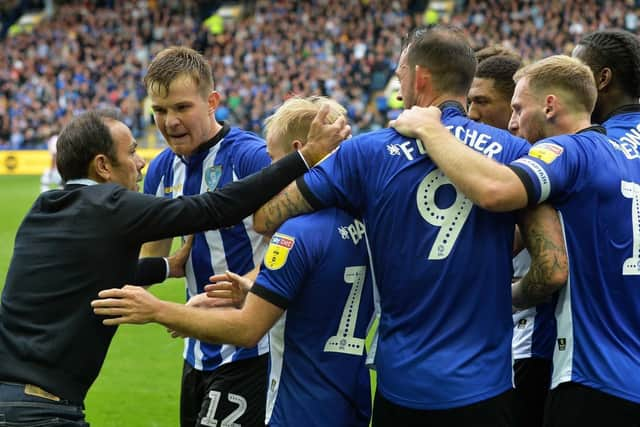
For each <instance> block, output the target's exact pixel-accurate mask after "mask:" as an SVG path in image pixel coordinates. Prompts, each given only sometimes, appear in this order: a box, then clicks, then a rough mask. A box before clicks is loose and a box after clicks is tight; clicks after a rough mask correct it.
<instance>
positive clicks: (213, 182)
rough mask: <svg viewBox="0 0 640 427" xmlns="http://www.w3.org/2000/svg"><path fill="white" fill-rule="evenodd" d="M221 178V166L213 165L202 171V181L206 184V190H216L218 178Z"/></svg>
mask: <svg viewBox="0 0 640 427" xmlns="http://www.w3.org/2000/svg"><path fill="white" fill-rule="evenodd" d="M221 176H222V165H214V166H211V167H208V168H206V169H205V170H204V181H205V182H206V183H207V190H209V191H213V190H215V189H216V186H217V185H218V182H219V181H220V177H221Z"/></svg>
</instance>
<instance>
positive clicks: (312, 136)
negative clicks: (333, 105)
mask: <svg viewBox="0 0 640 427" xmlns="http://www.w3.org/2000/svg"><path fill="white" fill-rule="evenodd" d="M329 111H330V108H329V106H328V105H323V106H322V108H321V109H320V111H318V113H317V114H316V116H315V118H314V119H313V121H312V122H311V128H310V129H309V133H308V134H307V144H306V145H305V146H304V147H303V148H302V149H301V150H300V151H302V153H303V155H304V157H305V159H306V160H307V162H308V163H309V166H313V165H315V164H316V163H318V162H319V161H320V160H321V159H322V158H324V157H325V156H326V155H327V154H329V153H331V152H332V151H333V150H335V149H336V147H337V146H338V145H339V144H340V143H341V142H342V141H344V140H345V139H347V138H348V137H349V136H350V135H351V126H349V125H348V124H347V121H346V119H345V118H344V117H340V118H338V119H337V120H336V121H335V122H333V123H329V122H328V120H327V117H328V115H329Z"/></svg>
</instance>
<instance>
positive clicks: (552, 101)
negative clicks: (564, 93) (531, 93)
mask: <svg viewBox="0 0 640 427" xmlns="http://www.w3.org/2000/svg"><path fill="white" fill-rule="evenodd" d="M544 104H545V106H544V115H545V117H546V119H547V120H551V119H552V118H553V117H554V116H555V115H556V112H557V110H558V97H557V96H555V95H547V96H546V97H545V100H544Z"/></svg>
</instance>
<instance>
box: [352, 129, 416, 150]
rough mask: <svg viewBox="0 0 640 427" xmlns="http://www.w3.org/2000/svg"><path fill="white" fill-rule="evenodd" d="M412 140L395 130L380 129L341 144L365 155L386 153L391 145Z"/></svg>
mask: <svg viewBox="0 0 640 427" xmlns="http://www.w3.org/2000/svg"><path fill="white" fill-rule="evenodd" d="M409 139H411V138H407V137H406V136H403V135H401V134H400V133H398V132H397V131H396V130H395V129H393V128H384V129H378V130H374V131H371V132H365V133H361V134H359V135H356V136H354V137H353V138H350V139H348V140H346V141H344V142H343V143H342V144H341V147H342V146H345V147H346V148H351V149H353V150H357V151H360V152H365V153H374V152H377V151H385V150H386V149H387V146H388V145H389V144H397V143H400V142H403V141H407V140H409Z"/></svg>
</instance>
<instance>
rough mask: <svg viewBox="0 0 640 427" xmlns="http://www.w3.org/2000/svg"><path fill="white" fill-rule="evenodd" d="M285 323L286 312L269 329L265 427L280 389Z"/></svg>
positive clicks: (269, 419)
mask: <svg viewBox="0 0 640 427" xmlns="http://www.w3.org/2000/svg"><path fill="white" fill-rule="evenodd" d="M286 323H287V312H286V311H285V312H284V313H282V316H280V319H278V321H277V322H276V323H275V325H273V326H272V327H271V330H270V331H269V347H270V353H269V357H270V360H271V366H270V368H269V383H268V384H267V387H268V388H267V409H266V413H265V416H264V423H265V425H268V424H269V421H271V415H272V414H273V408H274V406H275V404H276V399H277V398H278V389H279V388H280V376H281V375H282V364H283V363H282V362H283V358H284V357H283V355H284V331H285V327H286Z"/></svg>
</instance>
